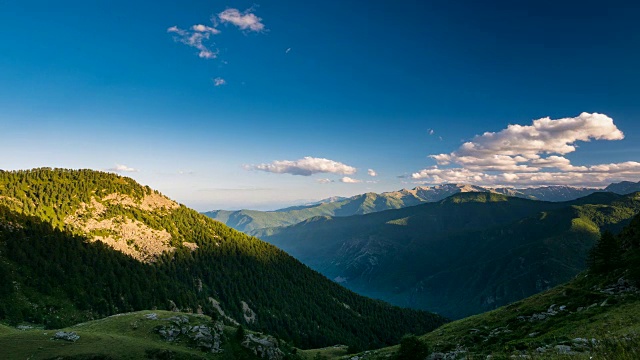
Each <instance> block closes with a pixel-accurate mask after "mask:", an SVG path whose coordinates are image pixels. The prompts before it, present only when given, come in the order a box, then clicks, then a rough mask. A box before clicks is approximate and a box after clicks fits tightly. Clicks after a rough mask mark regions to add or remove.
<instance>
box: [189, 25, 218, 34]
mask: <svg viewBox="0 0 640 360" xmlns="http://www.w3.org/2000/svg"><path fill="white" fill-rule="evenodd" d="M191 30H193V31H197V32H210V33H212V34H213V35H218V34H220V30H218V29H216V28H214V27H211V26H206V25H202V24H198V25H193V26H192V27H191Z"/></svg>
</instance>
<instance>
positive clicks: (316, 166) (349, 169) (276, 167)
mask: <svg viewBox="0 0 640 360" xmlns="http://www.w3.org/2000/svg"><path fill="white" fill-rule="evenodd" d="M244 168H245V169H246V170H260V171H265V172H270V173H275V174H291V175H302V176H311V175H313V174H317V173H333V174H343V175H351V174H355V173H356V168H354V167H353V166H349V165H346V164H343V163H341V162H338V161H333V160H329V159H323V158H314V157H311V156H306V157H304V158H302V159H299V160H294V161H292V160H276V161H273V162H271V163H269V164H259V165H244Z"/></svg>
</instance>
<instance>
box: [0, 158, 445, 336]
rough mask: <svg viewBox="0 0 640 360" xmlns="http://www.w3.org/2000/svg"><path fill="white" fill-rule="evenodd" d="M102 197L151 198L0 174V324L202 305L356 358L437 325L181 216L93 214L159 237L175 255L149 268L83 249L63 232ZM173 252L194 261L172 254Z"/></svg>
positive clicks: (56, 173)
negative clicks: (338, 347) (162, 233)
mask: <svg viewBox="0 0 640 360" xmlns="http://www.w3.org/2000/svg"><path fill="white" fill-rule="evenodd" d="M113 193H117V194H124V195H128V196H129V197H131V198H132V199H137V200H140V199H142V198H143V197H144V196H145V195H148V194H151V193H153V191H152V190H151V189H149V188H148V187H143V186H140V185H138V184H137V183H135V182H134V181H133V180H131V179H127V178H123V177H120V176H117V175H114V174H108V173H102V172H95V171H91V170H77V171H75V170H52V169H36V170H31V171H11V172H6V171H0V280H3V281H2V282H1V283H0V320H4V321H8V322H10V323H14V324H15V323H19V322H21V321H29V322H33V323H40V324H44V325H45V326H46V327H48V328H59V327H62V326H67V325H70V324H73V323H78V322H82V321H85V320H88V319H95V318H99V317H103V316H107V315H112V314H115V313H121V312H128V311H135V310H142V309H152V308H154V307H157V308H159V309H168V307H169V301H170V300H171V301H173V302H174V303H175V304H176V305H177V307H178V308H180V309H183V310H184V309H191V310H193V311H195V310H196V309H198V308H201V309H202V310H203V312H204V313H205V314H213V313H215V312H216V310H215V308H214V306H213V305H212V302H211V301H210V300H209V298H213V299H216V300H217V301H219V302H220V304H221V307H222V308H223V309H224V311H225V312H226V314H227V315H228V316H230V317H232V318H234V319H236V320H242V319H243V310H242V303H241V301H245V302H246V303H248V304H249V306H250V307H251V309H252V310H253V311H254V312H255V313H256V321H255V322H253V323H250V324H244V325H245V326H246V327H247V328H249V329H251V330H256V331H262V332H265V333H269V334H272V335H274V336H277V337H279V338H281V339H284V340H286V341H292V342H293V343H294V344H295V345H297V346H301V347H321V346H327V345H333V344H336V343H346V344H357V345H358V346H362V347H364V348H370V347H376V346H381V345H384V344H392V343H396V342H397V341H399V334H402V333H405V332H407V331H412V332H426V331H430V330H432V329H433V328H435V327H437V326H439V325H441V324H442V323H444V322H445V319H443V318H442V317H440V316H437V315H433V314H429V313H426V312H422V311H415V310H406V309H400V308H398V307H393V306H390V305H388V304H386V303H382V302H379V301H374V300H370V299H367V298H364V297H362V296H359V295H356V294H354V293H352V292H350V291H348V290H346V289H344V288H342V287H340V286H338V285H337V284H335V283H333V282H331V281H329V280H328V279H326V278H324V277H322V276H321V275H320V274H318V273H316V272H314V271H311V270H310V269H309V268H307V267H306V266H304V265H302V264H301V263H300V262H298V261H296V260H295V259H293V258H292V257H291V256H289V255H287V254H286V253H284V252H283V251H281V250H279V249H277V248H275V247H274V246H272V245H269V244H267V243H265V242H262V241H260V240H258V239H256V238H253V237H249V236H247V235H245V234H242V233H239V232H237V231H235V230H233V229H230V228H228V227H227V226H225V225H223V224H221V223H219V222H216V221H213V220H211V219H209V218H207V217H205V216H203V215H201V214H198V213H197V212H195V211H193V210H190V209H188V208H186V207H184V206H180V207H178V208H176V209H173V210H171V211H167V210H156V211H143V210H141V209H140V208H137V207H131V206H123V205H119V204H110V203H104V204H103V205H105V206H106V211H105V213H104V214H103V215H102V217H103V218H105V219H114V216H123V217H125V218H131V219H137V220H138V221H140V222H142V223H143V224H145V225H146V226H148V227H151V228H154V229H166V231H167V232H168V233H170V234H171V236H172V244H173V245H174V246H176V249H175V251H173V252H171V253H164V254H163V255H162V256H160V257H159V258H158V259H157V260H156V261H155V262H152V263H141V262H139V261H137V260H135V259H133V258H131V257H129V256H126V255H124V254H122V253H120V252H117V251H115V250H113V249H112V248H110V247H108V246H106V245H104V244H102V243H100V242H90V241H88V239H87V234H83V233H82V232H81V231H80V230H79V229H78V228H72V227H70V226H69V225H67V224H66V223H65V218H66V217H67V216H68V215H70V214H75V213H76V210H77V209H78V208H79V207H80V206H81V205H80V204H82V203H85V204H86V203H90V202H91V200H92V198H93V200H95V201H100V200H101V199H102V197H104V196H106V195H109V194H113ZM98 195H99V196H98ZM185 241H187V242H191V243H196V244H197V245H198V249H197V250H195V251H191V250H189V249H187V248H185V247H182V246H180V244H181V243H182V242H185ZM13 282H15V286H14V284H13ZM7 284H9V285H7ZM200 284H202V287H201V288H200V286H199V285H200Z"/></svg>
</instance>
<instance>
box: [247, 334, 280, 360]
mask: <svg viewBox="0 0 640 360" xmlns="http://www.w3.org/2000/svg"><path fill="white" fill-rule="evenodd" d="M242 346H244V347H246V348H247V349H249V350H251V351H252V352H253V354H254V355H256V356H259V357H261V358H262V359H268V360H281V359H283V358H284V353H283V352H282V350H280V348H279V347H278V340H277V339H276V338H274V337H272V336H268V335H263V336H260V335H259V334H247V335H246V336H245V338H244V340H243V341H242Z"/></svg>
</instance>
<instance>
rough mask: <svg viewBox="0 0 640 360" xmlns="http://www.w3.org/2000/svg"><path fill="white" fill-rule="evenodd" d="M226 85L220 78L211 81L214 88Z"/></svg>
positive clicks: (225, 81)
mask: <svg viewBox="0 0 640 360" xmlns="http://www.w3.org/2000/svg"><path fill="white" fill-rule="evenodd" d="M226 84H227V80H225V79H223V78H221V77H217V78H215V79H213V85H214V86H222V85H226Z"/></svg>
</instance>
